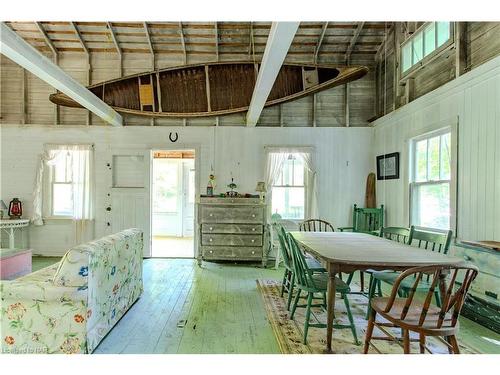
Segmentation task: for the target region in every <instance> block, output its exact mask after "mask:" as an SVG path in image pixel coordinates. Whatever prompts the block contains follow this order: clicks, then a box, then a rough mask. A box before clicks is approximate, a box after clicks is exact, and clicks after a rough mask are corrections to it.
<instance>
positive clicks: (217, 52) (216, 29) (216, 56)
mask: <svg viewBox="0 0 500 375" xmlns="http://www.w3.org/2000/svg"><path fill="white" fill-rule="evenodd" d="M215 58H216V59H217V60H216V61H219V29H218V27H217V21H215Z"/></svg>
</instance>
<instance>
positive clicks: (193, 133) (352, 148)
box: [0, 124, 373, 255]
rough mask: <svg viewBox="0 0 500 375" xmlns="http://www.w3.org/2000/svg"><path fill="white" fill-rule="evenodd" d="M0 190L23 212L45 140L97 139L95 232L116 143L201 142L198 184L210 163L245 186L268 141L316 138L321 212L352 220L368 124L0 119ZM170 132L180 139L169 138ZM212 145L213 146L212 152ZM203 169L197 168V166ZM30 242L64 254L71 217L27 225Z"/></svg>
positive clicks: (225, 178)
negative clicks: (30, 122) (117, 124)
mask: <svg viewBox="0 0 500 375" xmlns="http://www.w3.org/2000/svg"><path fill="white" fill-rule="evenodd" d="M0 132H1V133H0V134H1V147H2V148H1V160H0V163H1V182H0V187H1V191H0V197H1V198H2V199H4V200H5V201H10V199H11V198H12V197H14V196H15V197H19V198H20V199H21V200H22V201H23V203H24V209H25V215H26V216H29V215H30V213H31V211H32V207H31V201H32V191H33V184H34V179H35V170H36V165H37V162H38V158H39V154H40V153H41V152H42V150H43V146H44V144H45V143H93V144H94V145H95V169H96V170H95V175H96V221H95V235H96V237H101V236H103V235H105V234H106V233H107V232H106V230H107V229H106V226H105V224H106V221H108V217H107V215H109V214H108V213H107V212H106V211H105V207H106V203H107V202H108V201H109V198H108V197H107V194H108V193H109V192H110V186H108V185H110V184H109V181H110V180H111V179H110V178H109V173H112V172H111V171H110V170H109V169H108V168H107V167H106V163H108V162H111V160H110V159H111V155H112V151H113V149H119V150H121V151H123V150H124V149H125V150H126V149H128V150H134V151H139V150H148V149H168V148H175V149H181V148H199V151H200V152H199V154H200V168H201V170H200V173H199V174H198V175H199V176H200V178H199V181H198V185H199V189H200V190H199V192H200V193H203V192H205V189H206V183H207V179H208V175H209V173H210V170H211V166H212V165H213V167H214V169H215V174H216V177H217V183H218V186H217V188H216V193H220V192H224V191H226V185H227V184H228V183H229V181H230V173H231V172H233V175H234V177H235V182H236V183H237V184H238V189H237V190H238V191H239V192H240V193H255V191H254V189H255V185H256V182H257V181H262V180H263V179H264V174H265V160H264V152H263V150H264V146H266V145H303V146H314V148H315V151H316V154H315V160H316V165H317V172H318V181H317V182H318V199H319V213H320V216H321V217H322V218H323V219H326V220H329V221H331V222H332V223H333V224H334V226H345V225H348V224H350V217H351V207H352V204H353V203H359V204H363V203H364V193H365V181H366V176H367V174H368V173H369V172H372V171H373V170H372V168H373V163H372V155H373V149H372V140H373V129H371V128H333V127H332V128H270V127H265V128H264V127H257V128H248V129H247V128H240V127H217V128H215V127H149V126H144V127H124V128H112V127H100V126H90V127H85V126H74V127H71V126H20V125H5V124H2V125H1V126H0ZM169 132H177V133H178V134H179V140H178V141H177V142H176V143H171V142H170V141H169V139H168V135H169ZM214 150H215V152H214ZM197 172H198V171H197ZM29 235H30V236H29V238H30V246H31V248H33V249H34V252H35V253H38V254H44V255H52V254H63V253H64V251H65V249H67V248H69V247H71V246H72V245H74V241H75V236H74V228H73V225H72V223H71V222H66V221H53V222H49V223H47V225H45V226H43V227H30V229H29Z"/></svg>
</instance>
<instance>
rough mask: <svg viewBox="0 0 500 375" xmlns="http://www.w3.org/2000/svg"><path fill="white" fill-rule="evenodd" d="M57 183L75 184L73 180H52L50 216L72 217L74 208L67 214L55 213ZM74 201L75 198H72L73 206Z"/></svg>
mask: <svg viewBox="0 0 500 375" xmlns="http://www.w3.org/2000/svg"><path fill="white" fill-rule="evenodd" d="M55 185H69V186H73V185H74V184H73V182H54V181H52V182H51V183H50V187H51V189H50V190H51V191H50V216H51V217H71V215H72V214H73V210H72V211H71V212H70V213H68V214H67V215H62V214H56V213H55V207H54V202H55V201H56V198H55V197H54V194H55V190H56V189H54V186H55ZM73 204H74V202H73V198H71V206H73Z"/></svg>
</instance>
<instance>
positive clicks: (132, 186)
mask: <svg viewBox="0 0 500 375" xmlns="http://www.w3.org/2000/svg"><path fill="white" fill-rule="evenodd" d="M109 168H110V169H111V181H110V183H111V189H110V193H109V194H110V196H109V200H108V201H109V206H108V207H106V210H107V213H108V228H110V231H111V233H116V232H119V231H121V230H124V229H128V228H139V229H142V231H143V233H144V257H150V256H151V198H150V185H151V183H150V180H151V151H150V150H148V151H140V150H138V151H134V150H132V151H128V150H124V151H122V150H120V151H113V152H112V160H111V164H110V166H109Z"/></svg>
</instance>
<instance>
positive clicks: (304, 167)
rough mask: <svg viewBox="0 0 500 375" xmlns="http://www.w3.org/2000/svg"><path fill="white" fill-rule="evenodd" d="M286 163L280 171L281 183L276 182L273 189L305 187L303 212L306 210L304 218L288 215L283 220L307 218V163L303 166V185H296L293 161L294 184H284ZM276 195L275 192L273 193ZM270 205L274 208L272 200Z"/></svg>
mask: <svg viewBox="0 0 500 375" xmlns="http://www.w3.org/2000/svg"><path fill="white" fill-rule="evenodd" d="M283 153H284V154H292V155H293V154H295V153H296V152H283ZM292 160H296V157H294V159H292ZM284 167H285V166H284V165H283V168H282V170H281V173H280V177H281V184H274V185H272V186H271V190H273V189H274V188H275V187H276V188H303V189H304V209H303V212H304V215H303V217H302V218H298V219H297V218H288V217H282V219H283V220H290V221H297V222H299V221H303V220H305V217H306V212H307V208H308V207H307V194H308V187H307V173H308V172H307V168H306V166H305V165H303V166H302V168H303V179H302V185H295V184H293V183H294V174H295V166H294V165H293V163H292V168H291V170H292V185H290V184H283V178H284V177H283V172H284ZM278 179H279V178H278ZM272 195H274V194H272ZM270 203H271V204H270V206H271V210H272V206H273V202H272V200H271V202H270Z"/></svg>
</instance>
